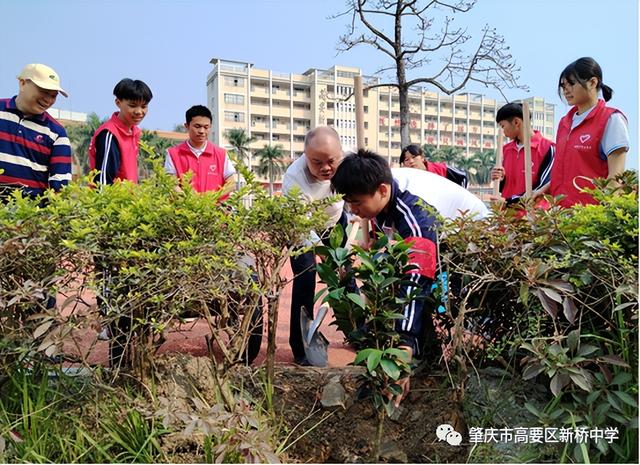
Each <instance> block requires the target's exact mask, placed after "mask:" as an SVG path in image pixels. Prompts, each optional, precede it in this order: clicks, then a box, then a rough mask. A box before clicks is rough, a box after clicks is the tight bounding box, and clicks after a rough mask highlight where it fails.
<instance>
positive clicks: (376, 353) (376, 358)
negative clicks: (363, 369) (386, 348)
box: [367, 349, 382, 373]
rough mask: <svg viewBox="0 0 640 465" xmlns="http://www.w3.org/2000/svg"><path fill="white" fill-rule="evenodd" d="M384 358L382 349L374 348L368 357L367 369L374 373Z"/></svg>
mask: <svg viewBox="0 0 640 465" xmlns="http://www.w3.org/2000/svg"><path fill="white" fill-rule="evenodd" d="M381 358H382V351H381V350H378V349H372V351H371V353H370V354H369V356H368V357H367V371H368V372H369V373H372V372H374V371H375V369H376V368H378V365H379V364H380V359H381Z"/></svg>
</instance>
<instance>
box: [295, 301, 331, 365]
mask: <svg viewBox="0 0 640 465" xmlns="http://www.w3.org/2000/svg"><path fill="white" fill-rule="evenodd" d="M328 309H329V307H328V306H327V305H322V306H321V307H320V308H319V309H318V314H317V315H316V317H315V318H313V315H312V314H311V313H310V312H309V310H307V309H306V307H302V312H301V314H300V328H301V329H302V345H303V346H304V353H305V355H306V356H307V360H309V363H311V365H313V366H315V367H326V366H327V358H328V355H327V348H328V347H329V341H328V340H327V338H326V337H324V334H322V333H321V332H320V324H321V323H322V320H324V317H325V316H326V315H327V310H328Z"/></svg>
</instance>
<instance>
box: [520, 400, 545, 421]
mask: <svg viewBox="0 0 640 465" xmlns="http://www.w3.org/2000/svg"><path fill="white" fill-rule="evenodd" d="M524 407H525V408H526V409H527V410H529V411H530V412H531V413H532V414H533V415H534V416H535V417H538V418H540V417H541V416H542V414H541V413H540V410H538V409H537V408H536V407H535V406H534V405H533V404H531V403H529V402H525V403H524Z"/></svg>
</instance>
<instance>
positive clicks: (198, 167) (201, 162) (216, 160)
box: [169, 141, 227, 192]
mask: <svg viewBox="0 0 640 465" xmlns="http://www.w3.org/2000/svg"><path fill="white" fill-rule="evenodd" d="M169 156H170V157H171V161H172V162H173V166H175V168H176V174H177V175H178V177H179V178H182V176H183V175H184V174H185V173H187V172H189V171H191V172H193V176H192V177H191V185H192V186H193V188H194V190H195V191H196V192H208V191H217V190H218V189H220V188H221V187H222V186H223V185H224V162H225V159H226V156H227V153H226V152H225V151H224V149H222V148H220V147H218V146H216V145H214V144H212V143H211V142H207V147H206V148H205V150H204V152H202V154H201V155H200V156H199V157H196V156H195V154H194V153H193V152H192V151H191V148H190V147H189V145H188V144H187V142H186V141H185V142H183V143H182V144H179V145H174V146H173V147H171V148H170V149H169Z"/></svg>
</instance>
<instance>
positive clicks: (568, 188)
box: [549, 100, 619, 207]
mask: <svg viewBox="0 0 640 465" xmlns="http://www.w3.org/2000/svg"><path fill="white" fill-rule="evenodd" d="M577 111H578V108H577V107H573V108H572V109H571V110H570V111H569V113H567V114H566V115H565V116H564V117H563V118H562V119H561V120H560V124H559V125H558V134H557V136H556V158H555V160H554V162H553V168H552V170H551V186H550V188H549V193H550V194H551V195H553V196H557V195H560V194H562V195H565V198H564V199H563V200H562V201H561V202H560V204H561V205H562V206H563V207H570V206H572V205H574V204H576V203H581V204H589V203H592V204H594V203H598V202H597V201H596V200H595V199H594V198H593V197H592V196H591V195H589V194H586V193H584V192H580V191H579V190H578V189H577V188H576V187H575V186H574V180H575V184H576V185H577V186H578V187H579V188H593V183H591V182H590V181H588V180H587V179H585V178H588V179H594V178H606V177H607V176H608V175H609V167H608V165H607V160H606V159H605V160H603V159H602V158H601V156H600V141H601V140H602V135H603V134H604V130H605V128H606V126H607V122H608V121H609V117H611V115H612V114H614V113H619V110H616V109H615V108H610V107H606V106H605V102H604V100H598V103H597V105H596V107H595V108H594V109H593V110H591V112H590V113H589V114H588V115H587V117H586V118H585V119H584V120H583V121H582V122H581V123H580V124H579V125H578V126H576V127H575V128H573V129H571V122H572V121H573V115H575V113H576V112H577ZM578 176H584V177H578Z"/></svg>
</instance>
